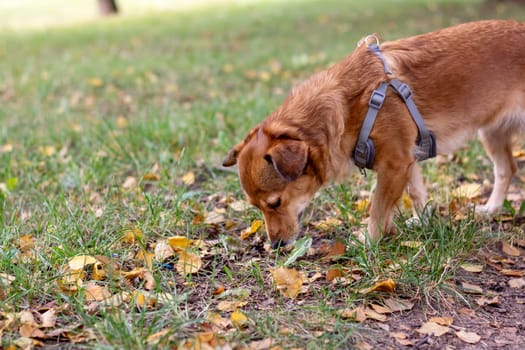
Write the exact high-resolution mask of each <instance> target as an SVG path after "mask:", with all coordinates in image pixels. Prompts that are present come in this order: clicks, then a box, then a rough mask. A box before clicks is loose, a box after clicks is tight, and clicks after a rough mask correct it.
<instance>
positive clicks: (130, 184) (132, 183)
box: [122, 176, 137, 190]
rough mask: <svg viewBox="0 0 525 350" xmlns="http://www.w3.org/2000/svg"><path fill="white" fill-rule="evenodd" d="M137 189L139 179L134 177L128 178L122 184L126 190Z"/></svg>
mask: <svg viewBox="0 0 525 350" xmlns="http://www.w3.org/2000/svg"><path fill="white" fill-rule="evenodd" d="M135 187H137V179H135V178H134V177H133V176H128V177H126V179H125V180H124V183H122V188H123V189H125V190H132V189H134V188H135Z"/></svg>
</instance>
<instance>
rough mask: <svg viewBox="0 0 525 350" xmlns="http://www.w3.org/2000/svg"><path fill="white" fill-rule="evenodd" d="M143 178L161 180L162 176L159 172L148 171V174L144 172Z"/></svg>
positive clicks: (145, 179)
mask: <svg viewBox="0 0 525 350" xmlns="http://www.w3.org/2000/svg"><path fill="white" fill-rule="evenodd" d="M142 180H144V181H159V180H160V176H159V174H155V173H146V174H144V176H142Z"/></svg>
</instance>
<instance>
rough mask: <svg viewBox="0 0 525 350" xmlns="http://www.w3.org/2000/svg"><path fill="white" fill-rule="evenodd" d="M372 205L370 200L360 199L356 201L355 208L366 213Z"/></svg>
mask: <svg viewBox="0 0 525 350" xmlns="http://www.w3.org/2000/svg"><path fill="white" fill-rule="evenodd" d="M369 205H370V202H369V201H368V200H367V199H359V200H358V201H357V202H356V203H355V210H356V211H357V212H358V213H365V212H366V210H367V209H368V206H369Z"/></svg>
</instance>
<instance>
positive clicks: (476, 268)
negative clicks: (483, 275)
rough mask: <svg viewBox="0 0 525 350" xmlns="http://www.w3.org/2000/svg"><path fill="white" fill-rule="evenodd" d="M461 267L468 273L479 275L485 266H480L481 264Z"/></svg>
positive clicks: (467, 264)
mask: <svg viewBox="0 0 525 350" xmlns="http://www.w3.org/2000/svg"><path fill="white" fill-rule="evenodd" d="M460 267H461V268H462V269H463V270H465V271H467V272H474V273H478V272H481V271H483V265H479V264H470V263H464V264H461V266H460Z"/></svg>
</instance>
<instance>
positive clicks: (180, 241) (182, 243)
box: [167, 236, 193, 250]
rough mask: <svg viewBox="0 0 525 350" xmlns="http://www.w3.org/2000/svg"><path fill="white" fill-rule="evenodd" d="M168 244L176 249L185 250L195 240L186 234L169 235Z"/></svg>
mask: <svg viewBox="0 0 525 350" xmlns="http://www.w3.org/2000/svg"><path fill="white" fill-rule="evenodd" d="M167 241H168V244H169V245H170V247H171V248H173V249H175V250H184V249H186V248H187V247H189V246H191V245H192V244H193V240H191V239H189V238H188V237H186V236H173V237H168V240H167Z"/></svg>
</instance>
